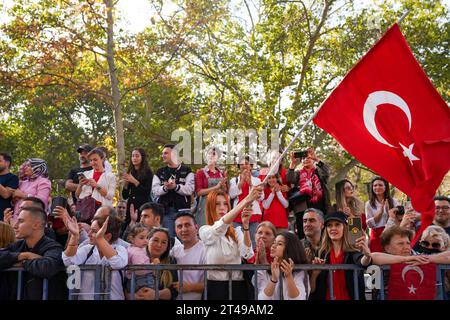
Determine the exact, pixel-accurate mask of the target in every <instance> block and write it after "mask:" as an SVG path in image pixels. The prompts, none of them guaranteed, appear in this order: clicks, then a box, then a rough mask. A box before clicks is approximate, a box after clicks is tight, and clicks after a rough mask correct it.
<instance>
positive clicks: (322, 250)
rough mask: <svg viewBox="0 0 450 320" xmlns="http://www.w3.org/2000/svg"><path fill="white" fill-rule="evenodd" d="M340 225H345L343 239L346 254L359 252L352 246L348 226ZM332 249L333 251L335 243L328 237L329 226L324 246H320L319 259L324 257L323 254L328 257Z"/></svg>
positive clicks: (323, 242) (324, 235) (343, 248)
mask: <svg viewBox="0 0 450 320" xmlns="http://www.w3.org/2000/svg"><path fill="white" fill-rule="evenodd" d="M340 223H341V224H343V225H344V229H343V231H342V233H343V234H342V238H341V244H342V250H343V251H344V252H354V251H358V250H357V249H356V247H354V246H353V245H351V244H350V240H349V238H348V225H347V224H345V223H342V222H340ZM332 249H333V242H332V241H331V238H330V236H329V235H328V231H327V226H326V225H325V232H324V234H323V239H322V244H321V245H320V249H319V257H322V254H325V256H326V255H328V254H329V253H330V251H331V250H332Z"/></svg>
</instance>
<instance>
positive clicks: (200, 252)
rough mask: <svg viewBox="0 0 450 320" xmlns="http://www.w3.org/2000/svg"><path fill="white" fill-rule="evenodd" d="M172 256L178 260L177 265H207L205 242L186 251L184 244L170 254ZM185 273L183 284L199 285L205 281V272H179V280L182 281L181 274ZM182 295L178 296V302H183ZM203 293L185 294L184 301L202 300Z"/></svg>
mask: <svg viewBox="0 0 450 320" xmlns="http://www.w3.org/2000/svg"><path fill="white" fill-rule="evenodd" d="M170 254H171V256H172V257H174V258H175V259H176V260H177V264H199V265H204V264H206V249H205V245H204V244H203V241H201V240H199V241H198V242H197V243H196V244H195V245H194V246H193V247H192V248H189V249H184V246H183V245H182V244H180V245H176V246H174V247H173V248H172V250H171V252H170ZM181 272H183V283H186V282H187V283H199V282H203V281H205V278H204V271H202V270H185V271H178V280H180V279H181V277H180V273H181ZM180 295H181V294H178V297H177V300H181V297H180ZM201 299H202V293H201V292H186V293H183V300H201Z"/></svg>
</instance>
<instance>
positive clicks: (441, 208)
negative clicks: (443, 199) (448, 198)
mask: <svg viewBox="0 0 450 320" xmlns="http://www.w3.org/2000/svg"><path fill="white" fill-rule="evenodd" d="M448 209H450V207H449V206H443V207H439V206H436V211H439V210H442V211H447V210H448Z"/></svg>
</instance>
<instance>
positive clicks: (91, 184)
mask: <svg viewBox="0 0 450 320" xmlns="http://www.w3.org/2000/svg"><path fill="white" fill-rule="evenodd" d="M87 157H88V159H89V162H90V164H91V166H92V170H89V171H86V172H83V173H82V174H80V183H79V184H78V187H77V191H76V192H75V195H76V197H77V198H78V199H83V198H85V197H88V196H92V198H94V199H95V201H96V209H98V208H99V207H100V206H111V205H112V200H113V197H114V192H115V190H116V177H115V175H114V174H113V173H110V172H105V168H104V167H103V160H104V158H105V154H104V153H103V151H101V150H99V149H94V150H92V151H91V152H89V153H88V155H87Z"/></svg>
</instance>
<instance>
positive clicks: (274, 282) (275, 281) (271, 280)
mask: <svg viewBox="0 0 450 320" xmlns="http://www.w3.org/2000/svg"><path fill="white" fill-rule="evenodd" d="M270 281H272V283H278V281H273V280H272V277H270Z"/></svg>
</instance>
